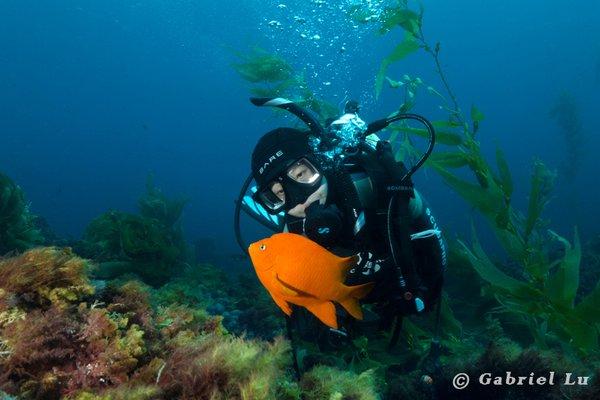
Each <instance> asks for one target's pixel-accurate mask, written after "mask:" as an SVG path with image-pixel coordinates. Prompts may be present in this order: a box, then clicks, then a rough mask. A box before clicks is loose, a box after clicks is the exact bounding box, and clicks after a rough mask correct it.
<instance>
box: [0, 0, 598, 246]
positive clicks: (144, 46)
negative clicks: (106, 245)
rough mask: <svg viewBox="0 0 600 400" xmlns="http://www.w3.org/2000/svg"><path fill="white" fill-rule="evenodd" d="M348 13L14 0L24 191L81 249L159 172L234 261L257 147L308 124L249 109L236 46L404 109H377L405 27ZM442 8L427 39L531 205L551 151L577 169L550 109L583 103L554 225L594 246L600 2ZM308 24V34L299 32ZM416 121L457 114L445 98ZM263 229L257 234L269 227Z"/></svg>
mask: <svg viewBox="0 0 600 400" xmlns="http://www.w3.org/2000/svg"><path fill="white" fill-rule="evenodd" d="M347 3H348V2H344V1H333V0H329V1H326V2H324V3H322V4H319V3H318V2H311V1H300V0H296V1H285V0H281V1H270V0H269V1H258V0H243V1H222V2H207V1H190V0H186V1H181V0H169V1H157V0H152V1H132V0H105V1H101V2H100V1H96V2H90V1H69V0H63V1H29V0H3V1H2V2H0V49H1V50H0V170H1V171H3V172H5V173H7V174H9V175H10V176H11V177H12V178H13V179H14V180H15V181H16V182H18V183H19V184H20V185H21V186H22V187H23V189H24V190H25V192H26V194H27V198H28V199H29V200H30V201H31V208H32V210H33V211H34V212H35V213H38V214H40V215H42V216H43V217H45V218H46V219H47V221H48V223H49V224H50V226H51V227H52V228H53V229H54V230H55V231H56V232H57V233H58V234H59V235H62V236H69V237H73V238H77V237H79V236H80V235H81V234H82V232H83V230H84V229H85V226H86V225H87V223H88V222H89V221H90V220H91V219H92V218H94V217H95V216H97V215H99V214H100V213H102V212H104V211H106V210H107V209H110V208H112V209H120V210H125V211H135V207H136V200H137V198H138V197H139V195H140V194H141V193H143V191H144V185H145V181H146V176H147V174H148V173H149V172H152V173H154V175H155V181H156V183H157V185H158V186H159V187H161V188H162V189H163V190H164V192H165V193H167V194H169V195H178V194H181V195H185V196H188V197H189V204H188V206H187V207H186V209H185V215H184V228H185V231H186V235H187V238H188V239H189V240H190V241H194V240H196V239H198V238H201V237H210V238H214V240H215V241H216V242H217V243H218V245H219V249H220V251H223V252H236V251H237V249H236V245H235V242H234V237H233V231H232V219H233V218H232V210H233V202H234V199H235V197H236V195H237V192H238V190H239V187H240V185H241V183H242V182H243V180H244V178H245V177H246V176H247V174H248V168H249V161H250V154H251V151H252V148H253V146H254V144H255V142H256V141H257V139H258V138H259V137H260V135H261V134H262V133H264V132H266V131H267V130H268V129H271V128H273V127H275V126H278V125H279V124H287V125H289V124H291V123H292V121H291V120H290V119H286V120H278V119H276V118H274V117H273V114H271V113H270V112H269V111H267V110H261V109H256V108H255V107H253V106H252V105H250V104H249V102H248V97H249V91H248V85H247V84H246V83H245V82H244V81H243V80H242V79H241V78H240V77H239V76H238V75H237V74H236V72H235V71H234V70H233V69H232V68H231V64H232V62H235V61H236V56H235V51H241V52H244V51H247V50H248V49H249V48H251V47H252V46H260V47H262V48H264V49H266V50H269V51H278V52H279V53H280V54H282V55H283V56H284V57H285V58H287V59H288V60H289V61H290V62H291V63H292V64H293V65H294V66H295V67H296V68H298V69H302V68H306V77H307V80H308V82H309V84H310V85H311V86H312V87H314V88H316V90H317V92H318V93H319V94H321V95H323V96H324V97H325V98H326V99H328V100H330V101H333V102H339V101H341V100H342V99H343V98H344V96H346V95H348V96H351V97H353V98H356V99H358V100H360V101H361V102H362V103H363V104H364V107H363V112H362V116H363V118H364V119H366V120H373V119H376V118H380V117H382V116H385V115H387V114H388V113H390V112H392V111H393V110H394V109H395V108H396V107H397V106H398V105H399V103H400V97H399V93H398V92H395V91H393V90H391V89H384V91H383V93H382V95H381V96H380V98H379V99H377V100H375V98H374V89H373V88H374V77H375V74H376V73H377V70H378V68H379V65H380V60H381V59H382V58H383V57H384V56H385V55H387V54H388V53H389V52H390V51H391V50H392V49H393V47H394V46H395V45H396V43H397V42H398V41H399V40H400V37H401V33H400V31H396V32H393V33H392V34H390V35H388V36H385V37H379V36H377V35H375V34H374V33H373V32H372V30H369V28H367V27H365V26H359V27H358V28H354V27H352V26H350V25H351V24H349V23H348V22H347V21H346V20H345V19H344V16H343V13H342V12H341V11H340V9H339V6H340V5H344V4H347ZM280 5H285V6H286V7H281V6H280ZM424 6H425V20H424V27H425V34H426V37H427V38H428V40H429V41H431V42H432V43H435V42H436V41H438V40H439V41H440V42H441V48H442V52H441V57H442V60H443V66H444V68H445V70H446V72H447V75H448V79H449V81H450V83H451V85H452V87H453V89H454V91H455V93H456V95H457V97H458V99H459V101H460V103H461V106H462V107H463V109H464V110H467V111H468V110H469V109H470V107H471V105H472V104H476V105H477V107H478V108H479V109H481V110H482V111H483V113H484V114H485V116H486V119H485V121H484V122H483V123H482V127H481V133H480V139H481V142H482V144H483V147H484V149H485V152H486V154H488V155H489V156H490V160H493V157H494V152H495V149H496V146H500V147H501V148H502V149H503V150H504V152H505V153H506V156H507V158H508V162H509V164H510V166H511V167H512V172H513V178H514V181H515V185H516V193H515V196H514V197H515V198H514V204H515V205H516V206H518V207H520V208H524V207H525V206H526V204H527V198H526V194H527V190H528V185H529V176H530V172H531V168H530V167H531V162H532V159H533V158H534V157H539V158H540V159H542V160H543V161H544V162H545V163H546V164H547V165H549V166H550V167H551V168H555V169H557V170H558V171H559V174H560V172H561V171H562V169H563V163H564V160H565V151H564V148H565V142H564V138H563V137H562V135H561V132H560V130H559V129H558V128H557V126H556V123H555V121H553V120H552V119H550V118H549V116H548V113H549V110H550V109H551V107H552V106H553V104H554V103H555V102H556V100H557V98H558V96H559V93H560V92H561V91H562V90H568V91H569V92H571V93H572V94H573V96H574V98H575V99H576V101H577V103H578V105H579V110H580V114H581V119H582V123H583V127H584V132H585V135H586V143H585V148H584V153H583V155H582V157H583V158H582V164H581V172H580V174H579V176H578V177H577V179H576V181H574V182H569V181H567V180H565V179H564V177H560V175H559V179H558V181H557V184H558V187H557V190H556V191H555V198H554V199H553V201H552V203H551V204H550V206H549V208H548V213H547V216H548V217H549V218H550V219H551V220H552V221H553V222H552V227H553V229H555V230H556V231H558V232H559V233H562V234H564V235H567V236H568V237H571V233H572V228H573V226H574V225H575V224H577V225H578V227H579V229H580V232H581V234H582V236H583V238H584V239H586V238H590V237H591V236H592V235H595V234H597V233H598V229H597V227H596V224H597V221H598V219H599V217H598V210H597V206H598V205H599V204H600V202H599V200H600V190H599V189H598V176H597V175H598V165H597V161H596V158H597V155H598V151H599V150H600V145H599V142H600V139H599V138H598V130H597V126H598V123H597V121H596V117H597V116H598V115H599V114H600V94H599V93H598V92H599V91H600V2H598V1H596V0H586V1H576V2H563V1H557V0H532V1H527V2H523V1H516V0H506V1H502V2H490V1H475V0H455V1H444V2H442V1H425V2H424ZM294 16H300V17H302V18H304V19H306V20H307V23H306V24H294V23H293V22H294V20H293V17H294ZM271 21H277V22H281V23H282V26H281V27H276V26H270V25H269V22H271ZM271 25H275V24H271ZM301 33H305V34H307V35H308V38H302V37H301V36H300V35H301ZM315 34H316V35H319V37H320V38H319V39H314V38H313V37H314V35H315ZM336 36H337V38H336ZM341 46H343V47H344V48H345V49H346V50H345V51H344V52H342V51H341ZM403 74H410V75H411V76H419V77H421V78H422V79H423V80H424V81H425V82H426V83H427V84H431V85H433V86H435V87H436V88H438V89H442V87H441V83H440V81H439V79H438V78H437V76H436V74H435V71H434V69H433V64H432V62H431V60H430V59H429V58H427V57H426V56H425V55H423V54H420V55H415V56H410V57H409V58H407V59H406V60H404V61H402V62H399V63H397V64H394V65H393V66H392V67H391V68H390V70H389V72H388V75H389V76H390V77H392V78H396V79H397V78H400V77H401V76H402V75H403ZM415 111H417V112H419V113H421V114H423V115H425V116H428V117H431V118H432V119H436V118H439V117H440V116H441V115H442V114H441V113H440V111H439V110H438V109H437V108H436V103H435V102H433V101H431V100H430V99H427V98H425V99H424V101H423V102H421V103H420V105H419V106H418V107H417V109H416V110H415ZM415 180H416V183H417V185H418V187H419V188H420V189H421V191H422V192H423V193H424V194H425V196H426V197H427V198H428V200H429V202H430V204H431V205H432V207H433V208H434V210H435V211H436V213H437V215H438V220H439V221H441V223H442V225H443V226H445V227H446V230H447V232H452V235H454V233H456V234H460V235H465V234H467V233H468V227H469V225H470V220H471V215H472V213H471V212H470V211H469V209H468V208H467V207H466V206H465V204H464V202H463V201H462V200H461V199H460V198H459V197H458V196H457V195H456V194H455V193H454V192H452V191H451V190H450V189H448V188H447V187H446V186H444V185H443V183H441V181H440V179H439V177H437V176H436V175H435V174H434V173H433V172H431V171H430V172H427V173H419V175H418V176H416V177H415ZM245 226H246V229H245V231H246V233H249V234H250V235H251V236H252V235H255V234H257V232H256V229H254V228H253V227H252V223H251V222H248V221H245ZM480 230H481V231H482V232H483V233H482V235H483V236H484V237H486V236H489V235H486V234H485V233H484V232H485V229H484V228H480ZM488 240H489V237H488Z"/></svg>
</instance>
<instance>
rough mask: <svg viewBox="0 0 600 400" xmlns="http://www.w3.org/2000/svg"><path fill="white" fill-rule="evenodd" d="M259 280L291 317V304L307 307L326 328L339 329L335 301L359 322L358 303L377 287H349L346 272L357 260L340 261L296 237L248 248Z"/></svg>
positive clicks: (278, 237)
mask: <svg viewBox="0 0 600 400" xmlns="http://www.w3.org/2000/svg"><path fill="white" fill-rule="evenodd" d="M248 250H249V252H250V258H251V259H252V264H254V269H255V270H256V274H257V275H258V279H259V280H260V282H261V283H262V284H263V286H264V287H265V288H266V289H267V290H268V291H269V294H270V295H271V297H272V298H273V300H274V301H275V303H276V304H277V305H278V306H279V308H281V309H282V310H283V312H284V313H286V314H287V315H288V316H289V315H291V314H292V309H291V307H290V305H289V304H288V303H292V304H296V305H299V306H303V307H306V308H307V309H308V311H310V312H311V313H313V314H314V315H315V316H316V317H317V318H319V319H320V320H321V321H322V322H323V323H324V324H326V325H327V326H329V327H331V328H335V329H337V328H338V323H337V318H336V315H335V306H334V305H333V303H332V302H333V301H335V302H337V303H339V304H341V305H342V307H344V308H345V309H346V310H347V311H348V313H350V315H352V316H353V317H354V318H356V319H362V316H363V315H362V310H361V308H360V304H359V302H358V300H359V299H362V298H363V297H365V296H366V295H367V294H368V293H369V291H370V290H371V289H372V287H373V285H374V284H373V283H367V284H364V285H358V286H346V285H345V284H344V278H345V276H346V272H347V271H348V270H349V269H350V268H352V267H354V266H355V265H356V262H357V257H356V256H353V257H347V258H342V257H338V256H336V255H335V254H333V253H331V252H329V251H328V250H327V249H325V248H324V247H321V246H320V245H318V244H317V243H315V242H313V241H312V240H310V239H308V238H306V237H304V236H302V235H297V234H295V233H277V234H275V235H273V236H271V237H270V238H266V239H263V240H259V241H258V242H255V243H252V244H251V245H250V247H249V248H248Z"/></svg>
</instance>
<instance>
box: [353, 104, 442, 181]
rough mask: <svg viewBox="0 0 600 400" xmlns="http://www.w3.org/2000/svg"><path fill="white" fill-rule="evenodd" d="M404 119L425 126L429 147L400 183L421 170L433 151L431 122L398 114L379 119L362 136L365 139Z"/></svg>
mask: <svg viewBox="0 0 600 400" xmlns="http://www.w3.org/2000/svg"><path fill="white" fill-rule="evenodd" d="M404 119H414V120H415V121H419V122H420V123H422V124H423V125H425V128H427V131H428V132H429V146H428V147H427V150H425V153H423V155H422V156H421V158H420V159H419V161H418V162H417V163H416V164H415V165H413V166H412V168H411V169H409V170H408V172H406V175H404V177H403V178H402V181H404V180H405V179H408V178H410V177H411V176H412V175H413V174H414V173H415V172H417V170H418V169H419V168H421V166H422V165H423V164H424V163H425V161H427V159H428V158H429V156H430V155H431V152H432V151H433V147H434V145H435V128H434V127H433V125H432V124H431V122H429V120H427V118H425V117H422V116H420V115H418V114H398V115H395V116H393V117H390V118H386V119H380V120H377V121H373V122H371V123H370V124H369V126H368V128H367V130H366V132H365V133H364V136H365V137H367V136H368V135H370V134H372V133H375V132H379V131H380V130H382V129H385V128H387V127H388V125H389V124H391V123H393V122H396V121H401V120H404Z"/></svg>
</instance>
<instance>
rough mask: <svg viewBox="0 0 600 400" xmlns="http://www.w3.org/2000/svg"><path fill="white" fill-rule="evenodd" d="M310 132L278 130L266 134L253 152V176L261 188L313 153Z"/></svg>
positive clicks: (290, 129)
mask: <svg viewBox="0 0 600 400" xmlns="http://www.w3.org/2000/svg"><path fill="white" fill-rule="evenodd" d="M308 135H309V132H306V131H301V130H298V129H293V128H277V129H274V130H272V131H270V132H267V133H265V135H264V136H263V137H261V138H260V139H259V141H258V143H257V144H256V147H255V148H254V151H253V152H252V175H253V176H254V180H255V181H256V183H257V184H258V186H259V187H265V185H266V184H267V183H269V182H271V181H272V180H273V179H275V178H276V177H277V176H279V175H281V174H282V173H283V171H284V170H285V169H286V168H287V167H288V166H289V165H290V164H291V163H292V162H294V161H296V160H298V159H300V158H302V157H304V156H306V155H307V154H309V153H311V150H310V147H309V145H308Z"/></svg>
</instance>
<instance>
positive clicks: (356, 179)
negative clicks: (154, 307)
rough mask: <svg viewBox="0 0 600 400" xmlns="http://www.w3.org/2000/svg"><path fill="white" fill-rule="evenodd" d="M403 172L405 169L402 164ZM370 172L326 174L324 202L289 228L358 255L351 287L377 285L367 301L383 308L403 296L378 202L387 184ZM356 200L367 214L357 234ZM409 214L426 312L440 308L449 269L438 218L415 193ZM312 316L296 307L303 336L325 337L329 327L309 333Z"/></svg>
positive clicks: (355, 169)
mask: <svg viewBox="0 0 600 400" xmlns="http://www.w3.org/2000/svg"><path fill="white" fill-rule="evenodd" d="M361 164H362V163H361ZM398 168H403V166H402V165H401V164H400V163H398ZM369 172H370V171H369V168H367V170H365V169H364V168H363V167H362V165H360V164H354V165H350V166H349V168H348V169H347V170H346V171H340V170H339V169H337V170H330V171H326V172H325V174H324V175H325V177H326V179H327V185H328V195H327V201H326V202H325V204H322V205H321V204H318V203H313V204H312V205H311V206H310V207H309V208H308V209H307V210H306V215H307V217H306V218H297V217H293V216H290V215H289V214H286V230H287V231H289V232H293V233H298V234H302V235H305V236H307V237H309V238H310V239H312V240H314V241H315V242H317V243H319V244H321V245H323V246H324V247H326V248H328V249H329V250H330V251H332V252H333V253H335V254H337V255H340V256H348V255H351V254H357V253H358V254H359V255H360V259H361V261H360V262H359V264H358V265H357V267H356V268H353V269H352V270H350V271H349V273H348V275H347V277H346V284H348V285H357V284H362V283H366V282H375V287H374V289H373V290H372V291H371V292H370V294H369V295H368V296H367V298H365V299H363V301H364V302H367V303H378V304H381V303H386V302H389V301H390V299H392V298H394V295H397V293H398V286H397V283H396V282H398V279H397V268H396V267H397V266H396V265H395V264H394V262H393V260H392V257H391V254H390V247H389V244H388V242H387V232H386V230H385V229H386V226H387V221H386V218H387V213H386V212H384V210H382V208H381V207H380V205H381V204H382V202H378V197H380V196H383V195H384V194H383V191H382V190H379V189H380V186H381V185H382V183H381V182H377V178H375V177H373V176H371V175H372V174H369ZM344 173H345V174H346V175H345V176H346V177H349V178H350V181H349V182H352V189H351V190H350V191H352V190H354V191H355V193H348V192H349V189H348V184H344V182H343V179H341V178H340V176H343V175H341V174H344ZM346 179H347V178H346ZM349 199H350V200H349ZM352 199H354V200H352ZM356 200H359V201H358V203H355V204H354V205H355V206H356V205H358V206H359V207H360V209H361V210H362V211H364V226H363V227H362V228H361V229H359V231H358V232H356V223H357V222H356V221H357V219H356V218H355V215H354V216H353V215H352V214H356V212H355V211H352V207H349V206H348V203H349V202H350V203H352V202H356ZM378 204H379V206H378ZM398 214H400V213H399V212H394V213H393V215H394V219H393V225H394V230H395V237H399V232H398V231H397V227H398V226H399V224H400V221H399V220H398V219H399V218H400V217H399V216H398ZM409 215H410V221H409V223H408V229H409V231H410V234H411V235H413V239H412V240H410V242H409V243H410V244H409V245H410V247H411V250H412V251H411V253H412V258H413V260H414V265H415V269H416V273H417V280H418V283H419V291H418V295H419V296H420V297H421V298H422V299H423V302H424V308H423V309H422V310H421V311H422V312H425V311H429V310H431V309H432V308H433V307H434V306H435V304H436V302H437V300H438V297H439V296H440V292H441V286H442V282H443V272H444V269H445V266H446V249H445V245H444V241H443V239H442V236H441V233H440V231H439V229H438V226H437V223H436V221H435V218H434V217H433V215H432V213H431V210H430V209H429V207H428V206H427V204H426V203H425V202H424V200H423V199H422V197H421V195H420V194H419V193H418V192H417V191H413V193H412V198H411V200H410V202H409ZM321 219H322V221H321ZM324 229H328V230H329V229H331V230H334V231H336V235H335V237H334V238H331V237H330V236H327V237H322V236H321V235H320V234H319V232H320V231H322V230H324ZM419 234H420V235H419ZM397 244H400V243H397ZM336 307H337V305H336ZM337 310H338V320H339V321H340V322H341V323H340V326H342V327H344V328H346V326H345V324H344V321H346V322H348V323H349V324H350V325H352V324H354V321H353V320H352V318H351V317H348V316H347V315H345V312H344V310H343V309H341V307H337ZM311 318H313V319H314V317H312V316H311V315H310V314H308V313H306V312H305V310H302V309H301V308H300V307H295V308H294V315H293V320H295V323H296V327H297V330H298V331H299V332H302V331H304V332H305V333H306V335H303V336H304V337H306V336H307V335H308V336H312V337H313V338H314V337H315V335H317V336H323V335H324V330H327V327H324V326H322V324H318V323H317V324H310V325H311V327H310V328H308V329H306V328H307V327H306V320H307V319H308V320H310V319H311ZM383 318H385V316H384V317H383ZM299 320H302V321H303V322H302V323H301V325H303V326H304V328H305V329H302V326H298V325H299V322H298V321H299ZM315 325H316V326H315ZM317 326H318V328H317Z"/></svg>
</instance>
